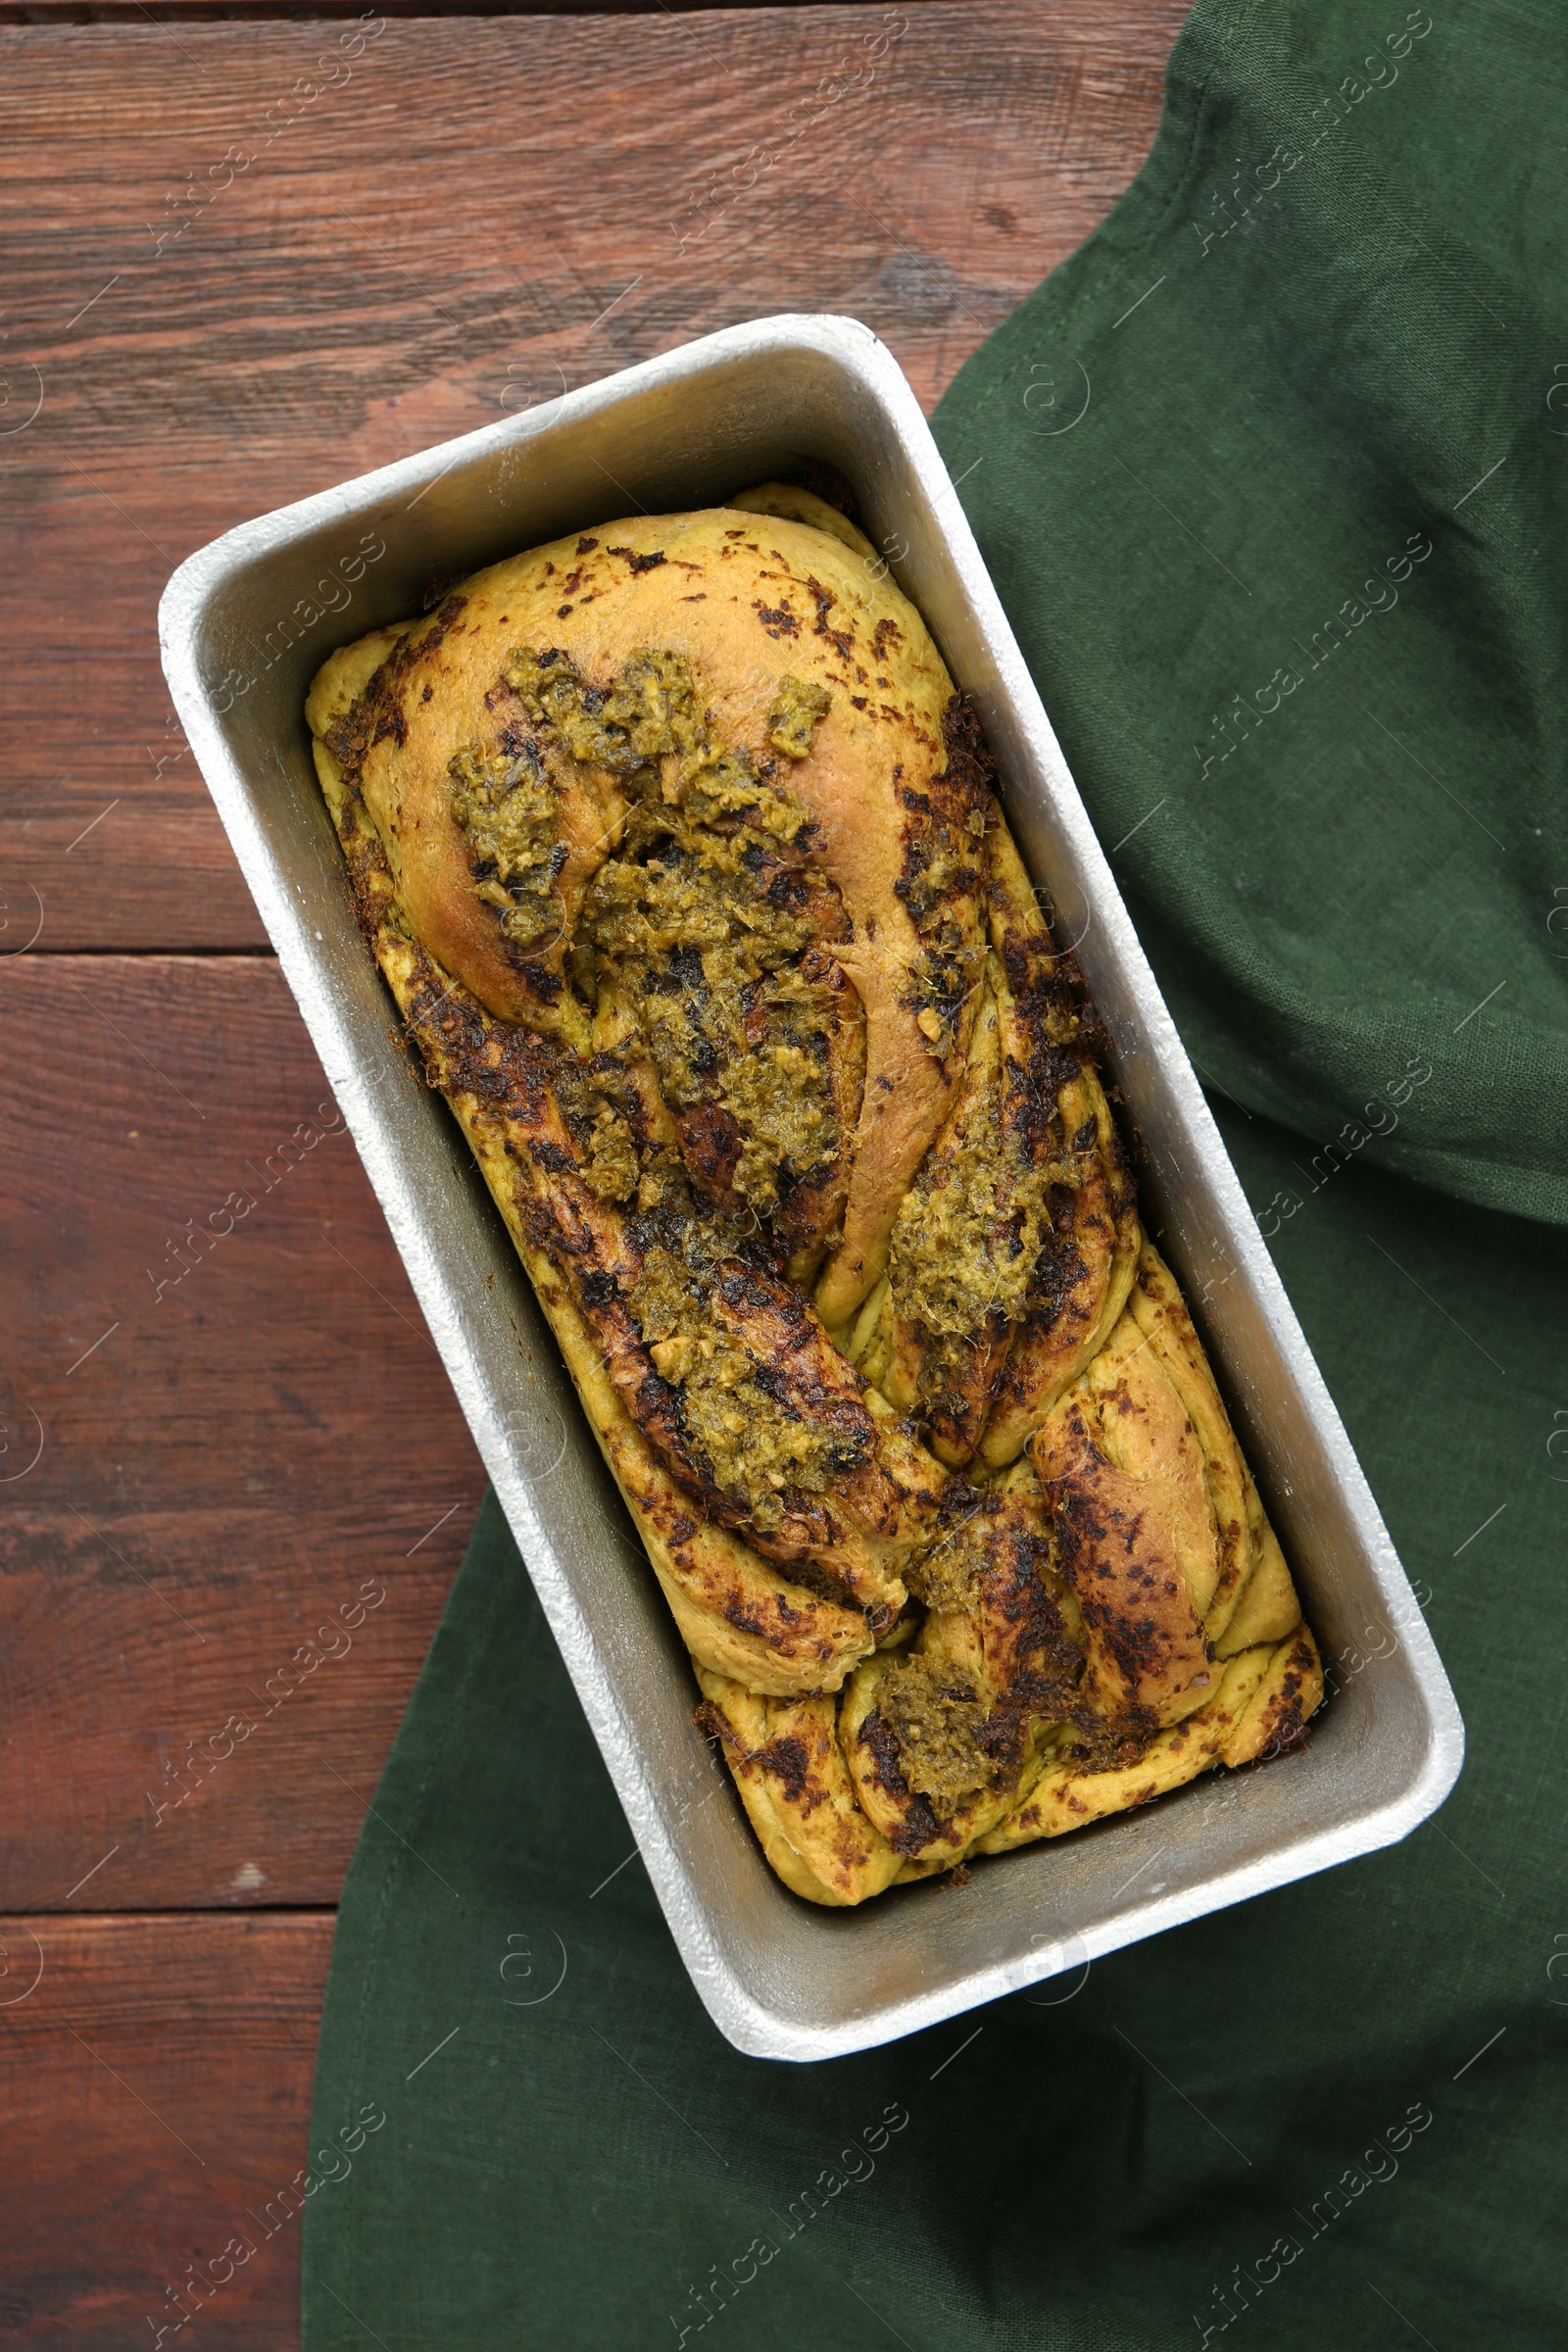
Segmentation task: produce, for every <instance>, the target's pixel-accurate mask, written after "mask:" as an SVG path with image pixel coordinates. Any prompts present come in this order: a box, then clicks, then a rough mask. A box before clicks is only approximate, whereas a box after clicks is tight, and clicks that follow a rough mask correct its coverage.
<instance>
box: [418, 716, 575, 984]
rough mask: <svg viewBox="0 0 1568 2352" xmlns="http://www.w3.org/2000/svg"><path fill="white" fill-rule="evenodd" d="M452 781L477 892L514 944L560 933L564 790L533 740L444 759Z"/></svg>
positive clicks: (533, 943)
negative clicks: (558, 890)
mask: <svg viewBox="0 0 1568 2352" xmlns="http://www.w3.org/2000/svg"><path fill="white" fill-rule="evenodd" d="M447 773H448V774H449V775H450V777H451V778H452V781H453V783H454V784H455V786H456V787H457V789H456V791H455V792H454V793H453V795H452V817H453V822H454V823H455V824H456V825H457V826H458V827H459V828H460V829H461V831H462V833H463V837H464V839H465V841H466V843H467V845H468V856H469V858H470V859H471V860H472V864H473V872H474V896H475V897H476V898H478V899H481V900H483V902H484V904H485V905H486V906H487V907H495V909H496V911H497V913H498V914H499V915H500V918H501V928H502V930H503V932H504V933H505V934H506V936H507V938H508V939H509V940H511V941H512V943H513V944H514V945H515V947H519V948H524V949H527V948H534V949H537V948H538V947H539V946H540V944H541V942H544V941H553V940H555V939H557V938H559V937H560V934H561V909H560V906H559V904H558V902H557V899H556V895H555V885H556V876H557V875H558V874H559V873H560V871H561V869H562V867H563V866H564V864H565V862H566V850H565V845H564V842H563V841H562V840H561V836H560V812H561V796H560V794H559V792H558V791H557V790H556V787H555V785H554V784H553V783H552V781H551V779H550V777H549V775H548V774H547V773H546V770H545V766H544V762H543V761H542V760H541V759H540V758H539V755H538V753H537V752H536V751H534V750H533V749H532V748H531V747H528V748H525V749H524V750H522V751H520V752H493V753H491V754H490V755H489V756H488V757H486V756H484V755H483V754H481V753H480V751H479V750H478V749H477V747H474V748H473V749H471V750H468V751H463V752H459V753H457V754H456V756H455V757H454V758H453V759H452V760H449V761H448V763H447Z"/></svg>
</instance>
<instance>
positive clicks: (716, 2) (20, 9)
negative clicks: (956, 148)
mask: <svg viewBox="0 0 1568 2352" xmlns="http://www.w3.org/2000/svg"><path fill="white" fill-rule="evenodd" d="M852 4H853V0H681V6H680V8H679V9H678V10H673V11H667V10H666V11H665V13H666V14H674V15H679V16H691V15H694V14H698V13H702V12H705V11H707V10H710V9H720V8H722V9H732V8H806V7H823V6H827V7H840V8H841V7H846V6H850V5H852ZM900 4H901V6H902V7H904V8H926V7H929V6H931V4H932V0H900ZM662 7H663V0H376V4H375V6H374V7H372V8H367V7H366V5H365V0H0V25H114V24H121V25H130V24H140V25H146V24H149V23H151V24H155V25H157V24H162V25H178V24H182V23H183V24H186V25H197V24H201V23H202V22H203V21H204V20H207V21H217V22H221V23H224V24H240V25H262V24H268V23H272V22H276V21H280V20H287V19H294V18H317V17H321V18H344V17H358V18H361V19H364V18H373V17H637V16H649V15H652V13H653V12H654V11H655V10H656V9H660V8H662Z"/></svg>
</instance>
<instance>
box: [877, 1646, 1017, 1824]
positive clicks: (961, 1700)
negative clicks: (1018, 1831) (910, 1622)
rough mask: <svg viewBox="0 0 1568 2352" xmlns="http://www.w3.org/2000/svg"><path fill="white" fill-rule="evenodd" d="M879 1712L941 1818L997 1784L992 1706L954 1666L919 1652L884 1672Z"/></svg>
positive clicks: (903, 1768)
mask: <svg viewBox="0 0 1568 2352" xmlns="http://www.w3.org/2000/svg"><path fill="white" fill-rule="evenodd" d="M876 1711H877V1713H878V1714H879V1715H880V1716H881V1718H882V1720H883V1722H884V1723H885V1724H886V1725H887V1728H888V1730H889V1731H890V1732H891V1733H892V1735H893V1737H894V1739H895V1740H897V1742H898V1749H899V1770H900V1772H901V1773H902V1774H903V1776H904V1779H905V1781H906V1782H907V1785H908V1787H909V1788H910V1789H911V1790H912V1791H913V1792H914V1793H915V1795H917V1796H923V1797H925V1798H927V1799H928V1801H929V1802H930V1805H931V1808H932V1810H933V1812H935V1813H936V1815H937V1817H938V1819H939V1820H944V1821H945V1820H951V1818H952V1816H953V1815H954V1814H955V1813H956V1812H957V1811H958V1810H959V1808H960V1807H961V1806H962V1805H964V1804H966V1803H968V1802H970V1801H971V1800H972V1799H973V1798H975V1797H977V1796H980V1795H982V1794H983V1793H984V1792H985V1791H986V1790H987V1789H994V1788H995V1787H996V1785H997V1782H998V1780H999V1778H1000V1777H1001V1764H1000V1760H999V1758H998V1757H996V1756H995V1755H991V1754H988V1753H987V1752H986V1746H985V1740H986V1735H987V1730H988V1725H989V1721H990V1715H989V1710H988V1709H987V1708H986V1706H985V1705H984V1704H983V1702H982V1701H981V1699H980V1698H979V1697H978V1696H977V1695H976V1693H975V1691H973V1689H972V1688H971V1687H970V1686H969V1685H968V1684H966V1683H963V1682H961V1681H959V1680H957V1679H956V1677H955V1674H954V1670H953V1667H952V1666H951V1664H949V1663H948V1662H946V1661H945V1660H943V1659H940V1658H928V1657H926V1656H924V1655H923V1654H922V1653H920V1652H918V1651H916V1652H915V1654H914V1655H913V1656H912V1657H908V1658H906V1659H904V1660H902V1661H901V1663H900V1664H899V1665H898V1666H896V1667H895V1668H893V1670H892V1671H891V1672H890V1673H888V1674H886V1675H884V1676H883V1678H882V1680H881V1682H880V1683H879V1684H878V1686H877V1693H876Z"/></svg>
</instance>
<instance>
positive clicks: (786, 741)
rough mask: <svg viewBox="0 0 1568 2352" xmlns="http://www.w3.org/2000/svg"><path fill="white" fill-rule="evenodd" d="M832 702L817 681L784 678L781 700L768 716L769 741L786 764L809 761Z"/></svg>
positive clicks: (779, 696) (781, 681) (781, 684)
mask: <svg viewBox="0 0 1568 2352" xmlns="http://www.w3.org/2000/svg"><path fill="white" fill-rule="evenodd" d="M832 700H833V697H832V696H831V695H830V694H829V692H828V690H827V688H826V687H825V686H819V685H817V684H816V682H815V680H814V679H813V680H810V681H809V682H808V681H803V680H802V679H800V678H780V680H779V682H778V699H777V701H776V702H775V703H774V705H773V708H772V710H771V711H769V712H768V714H767V740H768V742H769V743H770V744H771V745H772V747H773V749H774V751H775V752H782V753H783V755H784V757H785V759H786V760H807V759H809V757H810V753H811V744H812V741H813V738H814V737H815V734H816V722H817V720H818V719H819V718H825V717H826V716H827V713H828V709H829V706H830V705H831V703H832Z"/></svg>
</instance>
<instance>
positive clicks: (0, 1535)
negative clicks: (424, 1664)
mask: <svg viewBox="0 0 1568 2352" xmlns="http://www.w3.org/2000/svg"><path fill="white" fill-rule="evenodd" d="M0 1024H3V1027H4V1033H5V1036H6V1038H7V1049H8V1050H7V1053H6V1055H5V1066H4V1071H3V1074H0V1137H3V1143H4V1165H5V1167H6V1170H7V1176H6V1184H5V1191H4V1195H3V1197H0V1238H3V1269H4V1270H3V1275H0V1282H3V1285H4V1297H3V1301H0V1318H3V1322H4V1326H5V1328H6V1330H7V1332H8V1335H9V1338H10V1342H11V1345H10V1348H9V1350H8V1358H9V1360H8V1365H7V1382H8V1387H7V1392H6V1394H5V1396H4V1397H3V1399H0V1402H3V1408H4V1409H3V1412H0V1446H3V1447H4V1449H5V1450H4V1452H3V1453H0V1476H3V1478H4V1481H5V1483H4V1485H3V1486H0V1494H3V1495H4V1499H5V1503H6V1506H7V1507H6V1510H5V1515H4V1520H3V1523H0V1569H3V1573H0V1719H3V1721H4V1725H5V1739H4V1741H3V1742H0V1909H5V1910H26V1909H34V1908H36V1909H58V1908H61V1907H63V1906H71V1905H74V1906H75V1907H77V1908H81V1909H105V1908H133V1909H144V1908H145V1909H161V1908H166V1907H173V1906H176V1905H178V1906H184V1905H190V1904H198V1905H199V1904H209V1903H212V1904H229V1905H245V1904H275V1903H280V1902H281V1903H301V1902H305V1903H310V1902H330V1901H332V1900H333V1899H334V1898H335V1896H336V1892H337V1889H338V1887H339V1885H340V1884H341V1880H342V1875H343V1872H344V1870H345V1869H346V1867H347V1864H348V1859H349V1855H350V1852H351V1851H352V1847H353V1840H354V1837H355V1834H356V1832H357V1829H358V1826H359V1823H360V1820H361V1818H362V1816H363V1814H364V1811H365V1805H366V1802H367V1800H368V1798H369V1796H370V1794H371V1793H372V1790H373V1788H374V1783H375V1777H376V1775H377V1773H378V1771H379V1769H380V1765H381V1761H382V1759H383V1757H384V1755H385V1752H386V1749H387V1746H388V1744H389V1743H390V1740H391V1738H392V1734H393V1732H394V1731H395V1729H396V1727H397V1724H398V1722H399V1720H400V1718H401V1716H402V1713H403V1709H404V1707H405V1705H406V1703H407V1699H408V1694H409V1691H410V1690H411V1689H412V1687H413V1683H414V1679H415V1676H416V1675H417V1671H418V1668H419V1664H420V1662H421V1660H422V1658H423V1655H424V1652H425V1649H426V1647H427V1646H428V1642H429V1638H430V1635H431V1632H432V1631H433V1629H434V1626H435V1623H436V1620H437V1617H438V1616H439V1613H440V1608H441V1604H442V1601H443V1599H444V1597H445V1594H446V1591H447V1588H448V1586H449V1584H450V1581H451V1578H452V1575H453V1573H454V1571H455V1569H456V1566H457V1562H458V1560H459V1558H460V1557H461V1554H462V1549H463V1545H464V1543H465V1541H466V1536H467V1533H468V1529H469V1527H470V1525H471V1523H472V1519H473V1515H474V1513H475V1511H476V1509H477V1507H478V1502H479V1498H480V1495H481V1494H482V1492H483V1484H484V1481H483V1473H482V1470H481V1468H480V1465H479V1461H478V1458H477V1455H476V1454H475V1452H474V1450H473V1446H472V1444H471V1442H470V1440H469V1438H468V1435H467V1431H466V1426H465V1424H464V1422H463V1420H462V1417H461V1415H460V1413H459V1411H458V1407H457V1403H456V1401H455V1399H454V1397H453V1396H452V1392H451V1389H450V1387H449V1385H448V1382H447V1379H446V1375H445V1372H444V1371H443V1369H442V1367H441V1364H440V1362H439V1359H438V1358H437V1356H436V1353H435V1350H434V1348H433V1347H432V1345H431V1343H430V1341H429V1339H428V1337H427V1335H426V1333H425V1330H424V1325H423V1321H422V1319H421V1317H420V1315H419V1311H418V1308H417V1306H416V1304H415V1302H414V1299H413V1297H412V1295H411V1293H410V1291H409V1288H408V1285H407V1282H406V1281H405V1279H404V1276H403V1272H402V1268H401V1265H400V1262H399V1260H398V1258H397V1256H396V1253H395V1251H394V1250H393V1248H392V1244H391V1241H390V1238H389V1237H388V1234H387V1232H386V1228H385V1225H384V1223H383V1220H382V1217H381V1213H380V1210H379V1208H378V1207H377V1205H376V1203H375V1201H374V1200H373V1198H372V1196H371V1194H370V1191H369V1187H368V1183H367V1181H366V1178H365V1176H364V1173H363V1171H362V1169H361V1166H360V1162H359V1158H358V1155H357V1153H356V1152H355V1150H354V1146H353V1144H352V1142H351V1141H350V1140H349V1138H348V1136H347V1134H346V1133H345V1132H343V1131H342V1129H341V1128H340V1127H336V1126H335V1120H336V1113H335V1109H334V1106H333V1104H332V1103H331V1101H330V1098H329V1096H328V1093H327V1089H326V1085H325V1082H324V1080H323V1078H322V1076H321V1072H320V1069H319V1065H318V1063H317V1061H316V1058H315V1055H314V1054H313V1053H312V1051H311V1048H310V1045H309V1042H308V1040H307V1038H306V1036H305V1033H304V1030H303V1028H302V1027H301V1025H300V1022H299V1020H298V1017H297V1015H296V1013H295V1011H294V1009H293V1005H292V1003H291V1001H290V999H289V998H288V995H287V992H286V990H285V988H284V986H283V982H282V979H281V977H280V975H279V973H278V971H277V968H276V966H275V964H273V963H272V961H271V960H270V958H268V957H249V958H229V957H221V958H213V957H168V958H163V957H120V956H93V957H75V956H22V957H18V958H15V959H13V960H11V961H10V962H3V961H0ZM323 1105H324V1108H323ZM313 1137H314V1138H315V1139H316V1140H315V1141H312V1140H311V1139H312V1138H313ZM246 1203H249V1204H250V1205H246ZM225 1204H226V1205H225ZM225 1226H231V1228H232V1230H231V1231H228V1232H226V1233H225V1232H223V1231H222V1228H223V1227H225ZM195 1228H203V1229H205V1231H206V1235H207V1240H206V1245H205V1248H203V1247H201V1246H198V1245H197V1244H196V1243H195V1240H194V1229H195ZM182 1237H183V1249H182V1248H181V1247H180V1245H181V1240H182ZM182 1264H184V1265H188V1266H189V1267H190V1270H189V1271H188V1272H187V1273H185V1274H184V1275H183V1276H181V1275H180V1273H179V1268H180V1267H181V1265H182ZM160 1283H162V1284H163V1285H164V1288H163V1293H162V1296H159V1295H158V1292H157V1286H158V1284H160ZM34 1457H36V1458H34ZM378 1593H379V1594H380V1595H382V1597H381V1598H379V1599H377V1598H375V1597H373V1596H374V1595H376V1594H378ZM323 1627H333V1628H335V1629H336V1630H335V1631H333V1632H330V1633H325V1634H323V1633H322V1631H321V1629H322V1628H323ZM309 1642H314V1643H315V1645H316V1653H318V1654H316V1655H315V1658H314V1662H313V1653H312V1652H311V1651H310V1650H308V1649H304V1651H303V1655H302V1654H301V1653H302V1649H303V1645H305V1644H307V1643H309ZM242 1725H250V1726H252V1727H253V1728H251V1729H249V1730H242V1729H241V1728H240V1727H241V1726H242ZM161 1808H162V1809H161ZM88 1873H92V1874H93V1875H92V1876H91V1877H90V1879H88V1880H87V1883H86V1884H85V1885H79V1884H78V1883H79V1882H82V1881H83V1879H84V1877H85V1875H86V1874H88Z"/></svg>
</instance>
